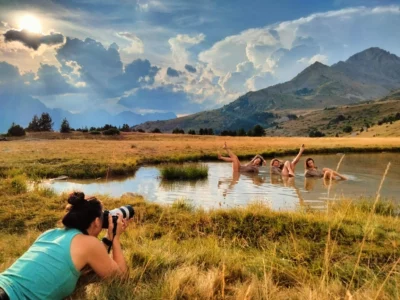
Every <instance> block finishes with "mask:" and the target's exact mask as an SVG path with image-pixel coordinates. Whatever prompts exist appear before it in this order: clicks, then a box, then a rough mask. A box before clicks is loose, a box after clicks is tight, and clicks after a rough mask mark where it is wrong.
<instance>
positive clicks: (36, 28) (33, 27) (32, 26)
mask: <svg viewBox="0 0 400 300" xmlns="http://www.w3.org/2000/svg"><path fill="white" fill-rule="evenodd" d="M19 28H20V29H21V30H23V29H25V30H28V31H30V32H34V33H41V32H42V24H40V21H39V19H37V18H35V17H34V16H31V15H25V16H23V17H21V18H20V20H19Z"/></svg>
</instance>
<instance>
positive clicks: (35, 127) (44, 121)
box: [7, 113, 265, 136]
mask: <svg viewBox="0 0 400 300" xmlns="http://www.w3.org/2000/svg"><path fill="white" fill-rule="evenodd" d="M53 126H54V122H53V120H52V118H51V116H50V114H48V113H42V115H41V116H40V117H39V116H37V115H34V116H33V118H32V120H31V121H30V122H29V125H28V127H26V128H23V127H22V126H20V125H18V124H15V123H12V124H11V126H10V128H9V129H8V132H7V135H8V136H24V135H26V132H51V131H53ZM59 131H60V132H61V133H70V132H72V131H80V132H88V133H90V134H93V135H96V134H104V135H118V134H120V132H121V131H122V132H145V131H144V130H143V129H141V128H139V129H135V128H132V127H130V126H129V125H128V124H123V125H122V126H119V127H117V126H113V125H111V124H105V125H104V126H102V127H93V126H92V127H90V128H88V127H84V128H77V129H74V128H72V127H71V126H70V124H69V122H68V120H67V119H66V118H64V119H63V120H62V122H61V125H60V129H59ZM149 132H150V133H162V132H161V130H160V129H159V128H155V129H153V130H151V131H149ZM172 133H173V134H185V131H184V130H183V129H181V128H175V129H174V130H173V131H172ZM187 134H191V135H215V134H219V135H221V136H265V131H264V128H263V127H262V126H261V125H255V126H254V127H253V128H252V129H250V130H248V131H247V132H246V131H245V130H244V129H243V128H241V129H238V130H222V131H220V132H217V133H216V132H214V130H213V129H212V128H200V129H199V130H198V131H197V132H196V130H194V129H190V130H188V132H187Z"/></svg>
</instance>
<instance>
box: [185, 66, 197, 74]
mask: <svg viewBox="0 0 400 300" xmlns="http://www.w3.org/2000/svg"><path fill="white" fill-rule="evenodd" d="M185 69H186V71H188V72H190V73H196V71H197V70H196V68H195V67H193V66H191V65H185Z"/></svg>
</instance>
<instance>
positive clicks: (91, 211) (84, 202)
mask: <svg viewBox="0 0 400 300" xmlns="http://www.w3.org/2000/svg"><path fill="white" fill-rule="evenodd" d="M68 203H69V204H68V205H67V213H66V214H65V216H64V218H63V219H62V223H63V224H64V226H65V227H67V228H75V229H78V230H80V231H82V233H84V234H87V229H88V228H89V226H90V224H91V223H92V222H93V221H94V220H95V219H96V218H100V217H101V216H102V213H103V207H102V204H101V202H100V201H99V200H97V199H96V198H95V197H92V198H89V199H85V194H84V193H82V192H73V193H71V194H70V195H69V197H68Z"/></svg>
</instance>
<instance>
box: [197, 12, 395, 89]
mask: <svg viewBox="0 0 400 300" xmlns="http://www.w3.org/2000/svg"><path fill="white" fill-rule="evenodd" d="M399 16H400V7H399V6H386V7H375V8H366V7H356V8H349V9H342V10H338V11H329V12H325V13H317V14H312V15H309V16H307V17H304V18H300V19H297V20H293V21H287V22H282V23H277V24H273V25H269V26H266V27H264V28H253V29H249V30H245V31H243V32H241V33H239V34H237V35H232V36H228V37H226V38H224V39H223V40H221V41H218V42H217V43H215V44H214V45H213V46H212V47H211V48H209V49H207V50H204V51H202V52H201V53H199V55H198V59H199V61H200V62H201V63H204V64H206V65H207V66H208V67H209V68H210V69H211V70H212V71H213V73H214V74H216V75H217V76H219V77H220V78H219V80H218V82H219V84H220V85H221V87H222V88H223V89H224V92H225V93H228V94H229V93H232V94H236V93H244V92H246V91H248V90H254V89H259V88H265V87H267V86H268V85H270V84H275V83H279V82H284V81H287V80H290V79H291V78H293V77H294V76H296V75H297V74H298V73H299V72H301V71H302V70H303V69H304V68H305V67H307V66H308V65H310V64H312V63H314V62H315V61H320V62H322V63H324V64H332V63H336V62H337V61H338V60H343V59H347V58H348V57H349V56H350V55H352V54H354V53H356V52H358V51H362V50H364V49H366V48H369V47H371V46H376V45H379V46H380V47H381V48H384V49H388V50H392V51H393V50H395V49H400V42H399V41H400V32H399V31H398V30H395V29H394V28H399V26H400V18H399ZM389 34H390V35H391V37H392V38H390V39H387V36H388V35H389ZM249 62H250V63H252V67H253V68H254V69H252V70H251V71H252V72H248V71H249V70H248V71H245V70H240V69H238V66H247V67H249V66H251V65H250V64H248V63H249ZM262 84H265V85H264V86H262Z"/></svg>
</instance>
